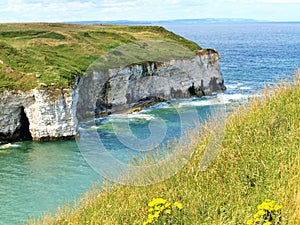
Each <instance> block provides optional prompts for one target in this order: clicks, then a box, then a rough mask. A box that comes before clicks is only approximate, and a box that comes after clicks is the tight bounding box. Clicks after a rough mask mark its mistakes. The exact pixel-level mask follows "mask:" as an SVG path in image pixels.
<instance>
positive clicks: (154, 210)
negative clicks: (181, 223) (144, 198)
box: [143, 198, 183, 225]
mask: <svg viewBox="0 0 300 225" xmlns="http://www.w3.org/2000/svg"><path fill="white" fill-rule="evenodd" d="M148 207H149V209H148V213H149V214H148V219H147V221H145V222H144V223H143V225H147V224H151V223H155V222H158V218H160V217H164V219H165V221H166V222H170V220H171V219H170V218H169V217H168V216H170V215H171V214H172V212H173V211H174V210H175V209H179V210H181V209H182V208H183V206H182V204H181V203H179V202H175V203H174V204H173V205H171V203H170V202H168V201H167V200H165V199H163V198H153V199H152V201H151V202H149V203H148Z"/></svg>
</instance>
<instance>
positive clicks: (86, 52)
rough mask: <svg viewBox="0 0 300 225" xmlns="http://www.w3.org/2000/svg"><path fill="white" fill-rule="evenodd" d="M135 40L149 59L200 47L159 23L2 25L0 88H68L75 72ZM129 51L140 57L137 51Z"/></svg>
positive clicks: (184, 54)
mask: <svg viewBox="0 0 300 225" xmlns="http://www.w3.org/2000/svg"><path fill="white" fill-rule="evenodd" d="M133 42H135V43H138V44H137V45H140V46H139V48H140V49H144V50H143V51H142V53H145V52H146V53H149V54H150V57H149V58H150V59H151V60H156V59H157V60H161V59H171V58H176V57H182V56H183V57H184V56H190V55H191V53H192V52H195V50H198V49H201V48H200V47H199V46H198V45H197V44H195V43H194V42H191V41H188V40H186V39H184V38H182V37H180V36H178V35H176V34H174V33H172V32H169V31H167V30H166V29H164V28H163V27H158V26H116V25H105V26H104V25H76V24H59V23H55V24H51V23H49V24H48V23H28V24H25V23H23V24H0V91H3V90H4V89H22V90H28V89H30V88H33V87H36V86H42V87H45V86H50V87H58V88H64V87H69V86H71V85H72V84H73V81H74V77H75V76H77V75H82V74H84V72H85V71H86V69H87V68H88V67H89V66H90V65H91V64H92V63H93V62H94V61H95V60H96V59H98V58H99V57H100V56H103V55H105V54H106V53H107V52H109V51H110V50H113V49H115V48H116V47H119V46H123V45H125V44H128V43H133ZM162 42H167V43H169V44H167V45H164V44H162ZM160 43H161V44H160ZM153 45H154V46H153ZM152 46H153V47H152ZM174 46H176V47H174ZM136 49H137V48H136ZM136 49H135V50H136ZM157 49H160V51H157ZM132 52H135V53H136V55H135V56H134V57H133V60H135V61H137V62H138V61H139V58H138V53H139V51H132ZM112 54H113V53H112ZM116 54H118V53H116ZM115 56H116V55H115ZM127 56H128V55H127ZM147 57H148V56H147V55H146V56H144V57H141V60H145V58H147ZM115 58H116V57H115ZM113 66H118V64H116V63H115V64H113ZM41 84H42V85H41Z"/></svg>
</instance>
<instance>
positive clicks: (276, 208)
mask: <svg viewBox="0 0 300 225" xmlns="http://www.w3.org/2000/svg"><path fill="white" fill-rule="evenodd" d="M281 209H282V205H276V206H275V207H274V210H275V211H279V210H281Z"/></svg>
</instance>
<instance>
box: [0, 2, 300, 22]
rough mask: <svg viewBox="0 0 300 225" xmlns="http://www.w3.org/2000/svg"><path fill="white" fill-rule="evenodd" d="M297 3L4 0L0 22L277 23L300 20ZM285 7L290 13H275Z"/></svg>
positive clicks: (0, 7)
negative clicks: (219, 20) (232, 20)
mask: <svg viewBox="0 0 300 225" xmlns="http://www.w3.org/2000/svg"><path fill="white" fill-rule="evenodd" d="M283 3H285V4H283ZM287 3H289V4H287ZM297 3H300V0H215V1H211V0H201V1H199V0H14V1H12V0H1V1H0V22H18V21H20V22H22V21H24V22H25V21H28V22H30V21H49V22H51V21H53V22H59V21H84V20H166V19H191V18H207V17H210V18H224V17H230V18H238V17H239V18H241V17H244V18H254V19H257V18H258V19H264V17H265V18H266V19H268V18H275V17H273V15H274V16H276V18H277V19H276V20H291V19H292V20H294V21H299V20H300V16H299V13H298V12H296V10H295V8H297V7H296V6H297ZM282 8H284V9H285V11H286V12H289V13H288V14H282V13H281V14H276V15H275V14H274V13H273V12H274V11H278V10H281V9H282ZM273 9H274V10H273ZM272 10H273V11H272ZM259 13H260V14H259ZM268 16H269V17H268ZM271 16H272V17H271ZM280 18H282V19H280Z"/></svg>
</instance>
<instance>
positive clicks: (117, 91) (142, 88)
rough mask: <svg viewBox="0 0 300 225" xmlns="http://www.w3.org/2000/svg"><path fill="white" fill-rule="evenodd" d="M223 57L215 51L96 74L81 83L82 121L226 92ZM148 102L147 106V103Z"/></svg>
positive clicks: (85, 78)
mask: <svg viewBox="0 0 300 225" xmlns="http://www.w3.org/2000/svg"><path fill="white" fill-rule="evenodd" d="M219 59H220V55H219V54H218V52H216V51H215V50H213V49H206V50H201V51H199V52H198V54H197V55H196V56H195V57H192V58H185V59H174V60H170V61H165V62H144V63H139V64H132V65H130V66H127V67H123V68H116V69H108V70H102V69H101V68H99V69H98V70H97V69H95V68H94V70H93V71H90V73H89V74H88V75H87V76H85V77H82V78H81V80H80V82H79V83H78V93H79V96H80V97H79V99H78V110H77V116H78V118H84V117H85V116H84V115H85V113H86V111H89V110H91V111H96V112H97V114H102V113H116V112H122V111H124V110H126V109H127V110H128V109H132V108H133V110H134V108H137V109H138V108H140V107H142V106H143V105H145V106H147V105H148V104H149V100H151V101H150V102H151V104H153V102H159V101H165V100H169V99H172V98H188V97H191V96H198V97H201V96H203V95H211V94H212V93H213V92H217V91H221V90H223V89H224V87H225V86H224V84H223V83H224V82H223V78H222V74H221V72H220V66H219ZM143 102H144V103H143Z"/></svg>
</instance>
